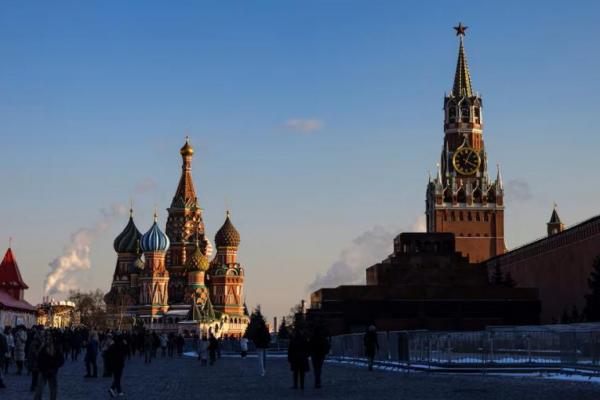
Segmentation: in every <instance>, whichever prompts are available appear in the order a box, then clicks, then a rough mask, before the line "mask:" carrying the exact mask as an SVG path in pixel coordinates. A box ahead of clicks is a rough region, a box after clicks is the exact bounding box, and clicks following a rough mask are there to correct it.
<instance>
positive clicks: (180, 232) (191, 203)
mask: <svg viewBox="0 0 600 400" xmlns="http://www.w3.org/2000/svg"><path fill="white" fill-rule="evenodd" d="M179 153H180V154H181V157H182V161H183V162H182V166H181V177H180V178H179V184H178V185H177V190H176V192H175V196H173V201H172V202H171V206H170V207H169V208H168V209H167V211H168V212H169V217H168V218H167V226H166V233H167V236H168V237H169V239H170V241H171V248H170V250H169V252H168V254H167V266H168V270H169V274H170V281H169V298H170V299H171V302H172V303H174V304H181V303H184V294H185V288H186V284H187V279H186V274H185V262H186V255H187V254H191V253H192V252H193V251H194V241H193V240H192V239H193V238H195V237H199V238H200V246H201V248H202V250H203V252H204V254H205V255H206V256H207V257H210V253H211V250H212V249H211V247H210V243H209V242H208V240H207V239H206V238H205V236H204V222H203V220H202V209H201V208H200V206H199V204H198V198H197V197H196V190H195V189H194V182H193V180H192V157H193V156H194V149H193V147H192V146H191V145H190V142H189V138H186V140H185V144H184V145H183V147H182V148H181V149H180V151H179Z"/></svg>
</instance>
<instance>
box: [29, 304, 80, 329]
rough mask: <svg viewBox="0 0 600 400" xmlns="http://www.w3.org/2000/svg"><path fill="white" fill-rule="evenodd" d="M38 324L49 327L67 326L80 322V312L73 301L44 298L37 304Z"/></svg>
mask: <svg viewBox="0 0 600 400" xmlns="http://www.w3.org/2000/svg"><path fill="white" fill-rule="evenodd" d="M37 324H38V325H43V326H45V327H48V328H66V327H70V326H76V325H78V324H79V314H78V313H77V311H76V309H75V303H73V302H72V301H56V300H54V299H48V298H45V299H43V302H42V303H41V304H38V305H37Z"/></svg>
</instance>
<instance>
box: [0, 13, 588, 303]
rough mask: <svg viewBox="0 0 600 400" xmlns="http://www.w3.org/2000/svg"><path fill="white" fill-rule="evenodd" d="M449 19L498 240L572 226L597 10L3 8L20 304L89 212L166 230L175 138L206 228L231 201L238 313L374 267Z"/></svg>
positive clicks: (432, 97) (436, 79)
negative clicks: (241, 282)
mask: <svg viewBox="0 0 600 400" xmlns="http://www.w3.org/2000/svg"><path fill="white" fill-rule="evenodd" d="M458 21H462V22H463V23H464V24H466V25H468V26H469V27H470V29H469V30H468V32H467V37H466V39H465V46H466V50H467V57H468V61H469V66H470V68H471V73H472V78H473V85H474V88H475V89H476V90H477V91H479V92H480V93H481V94H482V96H483V100H484V107H485V108H484V117H485V122H486V125H485V131H484V139H485V141H486V147H487V149H488V154H489V157H490V165H494V164H495V163H496V162H499V163H500V164H501V166H502V171H503V176H504V179H505V184H506V185H507V197H508V200H507V211H506V237H507V245H508V246H509V247H514V246H516V245H518V244H520V243H523V242H525V241H528V240H531V239H534V238H536V237H538V236H541V235H542V234H543V233H544V232H545V222H546V221H547V219H548V218H549V215H550V212H551V207H552V203H553V202H554V201H556V202H557V203H558V204H559V212H560V215H561V217H562V218H563V220H564V221H565V222H566V223H567V224H571V223H574V222H577V221H579V220H582V219H585V218H587V217H589V216H592V215H595V214H598V211H599V207H598V201H597V198H598V196H599V195H600V189H598V185H597V181H598V178H597V172H596V170H595V169H596V168H595V167H596V162H595V160H596V159H597V151H598V150H597V149H598V148H599V146H600V139H599V136H600V135H599V133H600V132H599V130H598V128H597V127H598V123H597V115H598V110H599V108H600V107H599V106H600V100H599V98H598V95H597V93H599V92H600V79H599V78H600V56H599V54H600V44H599V43H600V40H599V38H600V3H598V2H594V1H589V2H584V1H582V2H578V3H577V7H575V6H574V5H573V4H570V3H567V2H552V1H543V2H542V1H540V2H527V3H526V4H523V2H516V1H515V2H511V1H503V2H492V1H486V2H476V3H475V2H443V1H439V2H410V3H409V2H396V1H302V2H299V1H256V2H246V1H240V2H198V1H189V2H188V1H178V2H166V1H163V2H158V1H139V2H135V1H131V2H120V1H98V2H92V1H87V2H81V1H72V2H66V1H57V2H42V1H40V2H34V1H32V2H22V1H4V2H2V3H1V4H0V60H1V61H0V139H1V141H0V187H2V188H3V189H2V207H0V238H8V236H13V237H14V242H13V248H14V250H15V252H16V256H17V258H18V260H19V262H20V266H21V270H22V273H23V275H24V277H25V280H26V281H27V283H28V284H29V285H30V286H31V289H30V290H29V292H28V294H27V297H28V299H30V300H31V301H32V302H36V301H38V300H39V299H40V297H41V295H42V292H43V290H42V289H43V281H44V278H45V276H46V274H47V273H48V271H49V267H48V263H49V262H51V261H52V260H53V259H55V258H56V257H57V256H60V255H61V254H62V252H63V247H64V246H68V245H69V243H70V241H71V239H70V238H71V235H72V234H73V233H74V232H77V231H78V230H80V229H81V228H90V227H94V226H97V224H98V223H99V221H100V222H102V221H103V217H102V214H101V212H100V210H101V209H108V208H109V207H111V205H114V204H127V203H128V201H129V199H130V198H131V197H132V198H133V199H134V202H135V205H136V207H135V208H136V221H137V223H138V226H139V228H140V229H141V230H145V229H147V228H148V227H149V226H150V224H151V216H152V209H153V207H154V205H157V206H158V207H159V209H161V210H163V211H162V213H161V221H162V222H163V223H164V221H165V219H166V212H165V211H164V209H165V208H166V207H167V206H168V205H169V203H170V200H171V197H172V195H173V193H174V190H175V187H176V185H177V179H178V177H179V173H180V157H179V154H178V149H179V147H180V146H181V145H182V144H183V138H184V136H185V135H186V132H188V133H189V135H190V137H191V140H192V144H193V145H194V147H195V148H196V157H195V159H194V164H193V174H194V178H195V183H196V187H197V190H198V192H199V197H200V201H201V204H202V206H203V208H204V209H205V221H206V226H207V231H208V232H209V234H210V235H211V236H213V235H214V233H215V232H216V230H217V229H218V228H219V226H220V224H221V223H222V221H223V218H224V210H225V208H226V204H228V205H229V206H230V207H231V208H232V213H233V220H234V223H235V224H236V226H237V227H238V229H239V230H240V233H241V235H242V247H241V249H240V257H241V261H242V262H243V263H244V264H245V265H246V271H247V282H248V284H247V299H248V303H249V304H250V305H254V304H257V303H261V304H262V305H263V307H264V309H265V310H266V312H267V313H268V314H270V315H274V314H279V315H280V314H282V313H285V312H287V310H288V309H289V308H290V307H291V306H292V305H293V304H294V303H295V302H297V301H299V300H300V298H302V297H304V296H306V295H307V293H308V289H307V287H308V285H309V284H311V282H313V280H314V279H315V276H316V275H317V274H319V273H325V272H326V271H327V270H328V269H329V267H330V266H331V265H332V264H334V263H336V262H337V261H340V260H342V261H344V260H345V261H344V262H348V263H358V264H360V263H362V262H370V260H371V258H372V257H374V256H373V255H372V254H371V255H368V256H366V258H362V257H363V256H362V255H361V251H362V250H364V249H363V248H362V247H360V246H362V245H358V247H359V249H358V250H357V249H356V247H357V242H356V241H354V239H355V238H357V237H361V235H364V234H365V232H367V233H368V232H372V230H373V229H374V227H377V226H381V227H383V229H384V230H386V231H387V232H390V233H396V232H398V231H400V230H403V229H409V228H410V227H411V226H414V225H415V222H418V218H419V216H420V215H422V213H423V211H424V194H425V185H426V179H427V170H428V169H434V168H435V163H436V162H437V160H438V157H439V152H440V149H441V145H442V135H443V131H442V111H441V107H442V98H443V95H444V92H445V91H447V90H449V89H450V87H451V83H452V78H453V72H454V67H455V62H456V53H457V40H456V37H455V36H454V31H453V30H452V29H451V28H452V26H454V25H456V24H457V23H458ZM511 189H512V191H511ZM125 219H126V218H125V217H118V218H115V219H112V220H110V221H109V223H107V225H106V226H103V227H102V229H100V230H98V232H97V233H95V234H94V237H93V240H91V244H90V257H91V268H90V269H89V270H87V271H86V272H85V273H82V274H80V276H78V277H77V279H78V282H79V283H80V287H82V288H92V287H100V288H103V289H107V288H108V286H109V284H110V278H111V275H112V272H113V270H114V262H115V254H114V252H113V250H112V247H111V242H112V239H113V237H114V236H115V235H116V234H118V232H119V231H120V229H121V228H122V226H123V225H124V224H125V222H126V221H125ZM378 237H380V236H378ZM6 241H7V242H8V239H6ZM367 242H368V241H367ZM390 248H391V242H390ZM369 257H371V258H369ZM365 267H366V265H365ZM355 268H356V267H355ZM360 269H361V270H362V267H361V268H360ZM340 283H342V282H340Z"/></svg>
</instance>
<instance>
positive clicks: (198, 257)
mask: <svg viewBox="0 0 600 400" xmlns="http://www.w3.org/2000/svg"><path fill="white" fill-rule="evenodd" d="M208 267H210V262H209V261H208V257H206V256H205V255H204V253H202V250H200V244H199V243H198V241H196V248H195V249H194V252H193V253H192V254H191V255H190V257H189V258H188V259H187V260H186V262H185V268H186V269H187V270H188V271H207V270H208Z"/></svg>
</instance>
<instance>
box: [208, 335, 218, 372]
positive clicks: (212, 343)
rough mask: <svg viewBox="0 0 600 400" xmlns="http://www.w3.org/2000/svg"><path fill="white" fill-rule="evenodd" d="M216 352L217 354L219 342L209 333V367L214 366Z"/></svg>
mask: <svg viewBox="0 0 600 400" xmlns="http://www.w3.org/2000/svg"><path fill="white" fill-rule="evenodd" d="M218 352H219V341H218V340H217V338H216V337H215V335H213V334H212V333H211V334H210V337H209V339H208V353H209V355H210V365H214V364H215V362H216V361H217V353H218Z"/></svg>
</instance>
